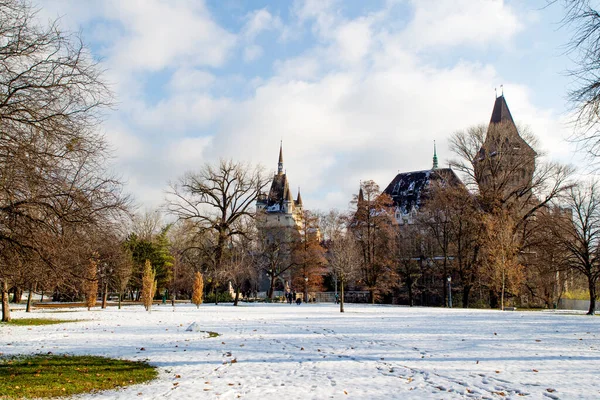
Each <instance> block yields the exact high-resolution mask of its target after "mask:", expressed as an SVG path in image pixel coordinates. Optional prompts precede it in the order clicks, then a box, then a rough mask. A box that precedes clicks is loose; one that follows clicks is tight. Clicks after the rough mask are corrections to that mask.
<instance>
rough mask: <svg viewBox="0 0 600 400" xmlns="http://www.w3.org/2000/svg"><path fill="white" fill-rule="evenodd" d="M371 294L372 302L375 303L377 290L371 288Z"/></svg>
mask: <svg viewBox="0 0 600 400" xmlns="http://www.w3.org/2000/svg"><path fill="white" fill-rule="evenodd" d="M369 294H370V295H371V304H375V290H374V289H373V290H369Z"/></svg>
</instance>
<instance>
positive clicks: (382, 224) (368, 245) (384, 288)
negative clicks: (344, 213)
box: [349, 181, 395, 304]
mask: <svg viewBox="0 0 600 400" xmlns="http://www.w3.org/2000/svg"><path fill="white" fill-rule="evenodd" d="M353 203H354V204H355V205H356V212H355V214H354V216H353V218H352V221H351V223H350V227H349V228H350V231H351V232H352V233H353V235H354V237H355V239H356V241H357V242H358V243H359V245H360V247H361V251H362V255H363V267H362V272H363V276H362V282H363V283H364V285H365V286H366V287H367V288H368V290H369V291H370V292H371V302H372V303H373V304H374V303H375V301H376V300H377V299H378V298H379V297H380V296H382V295H383V294H385V293H387V292H389V290H390V288H391V286H392V285H393V284H394V283H395V278H394V275H395V271H394V268H393V265H392V262H391V254H393V242H394V240H393V238H394V224H395V221H394V219H393V212H392V205H393V201H392V199H391V198H390V197H389V196H388V195H387V194H385V193H381V191H380V190H379V186H378V185H377V184H376V183H375V182H373V181H365V182H363V183H362V184H361V188H360V192H359V194H358V195H357V196H356V197H355V199H354V200H353Z"/></svg>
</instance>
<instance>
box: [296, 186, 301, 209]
mask: <svg viewBox="0 0 600 400" xmlns="http://www.w3.org/2000/svg"><path fill="white" fill-rule="evenodd" d="M296 204H297V205H298V206H300V207H302V196H300V187H299V186H298V198H297V199H296Z"/></svg>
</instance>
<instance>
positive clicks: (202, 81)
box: [169, 67, 216, 93]
mask: <svg viewBox="0 0 600 400" xmlns="http://www.w3.org/2000/svg"><path fill="white" fill-rule="evenodd" d="M215 80H216V78H215V76H214V75H213V74H211V73H210V72H207V71H204V70H201V69H195V68H189V67H182V68H178V69H177V70H176V71H175V72H174V73H173V75H172V76H171V81H170V82H169V89H170V90H171V91H172V92H173V93H181V92H195V91H203V90H205V89H207V88H209V87H211V86H212V84H213V83H214V82H215Z"/></svg>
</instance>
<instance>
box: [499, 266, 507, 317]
mask: <svg viewBox="0 0 600 400" xmlns="http://www.w3.org/2000/svg"><path fill="white" fill-rule="evenodd" d="M505 284H506V274H505V272H504V269H502V297H501V300H500V307H501V309H502V311H504V288H505Z"/></svg>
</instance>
